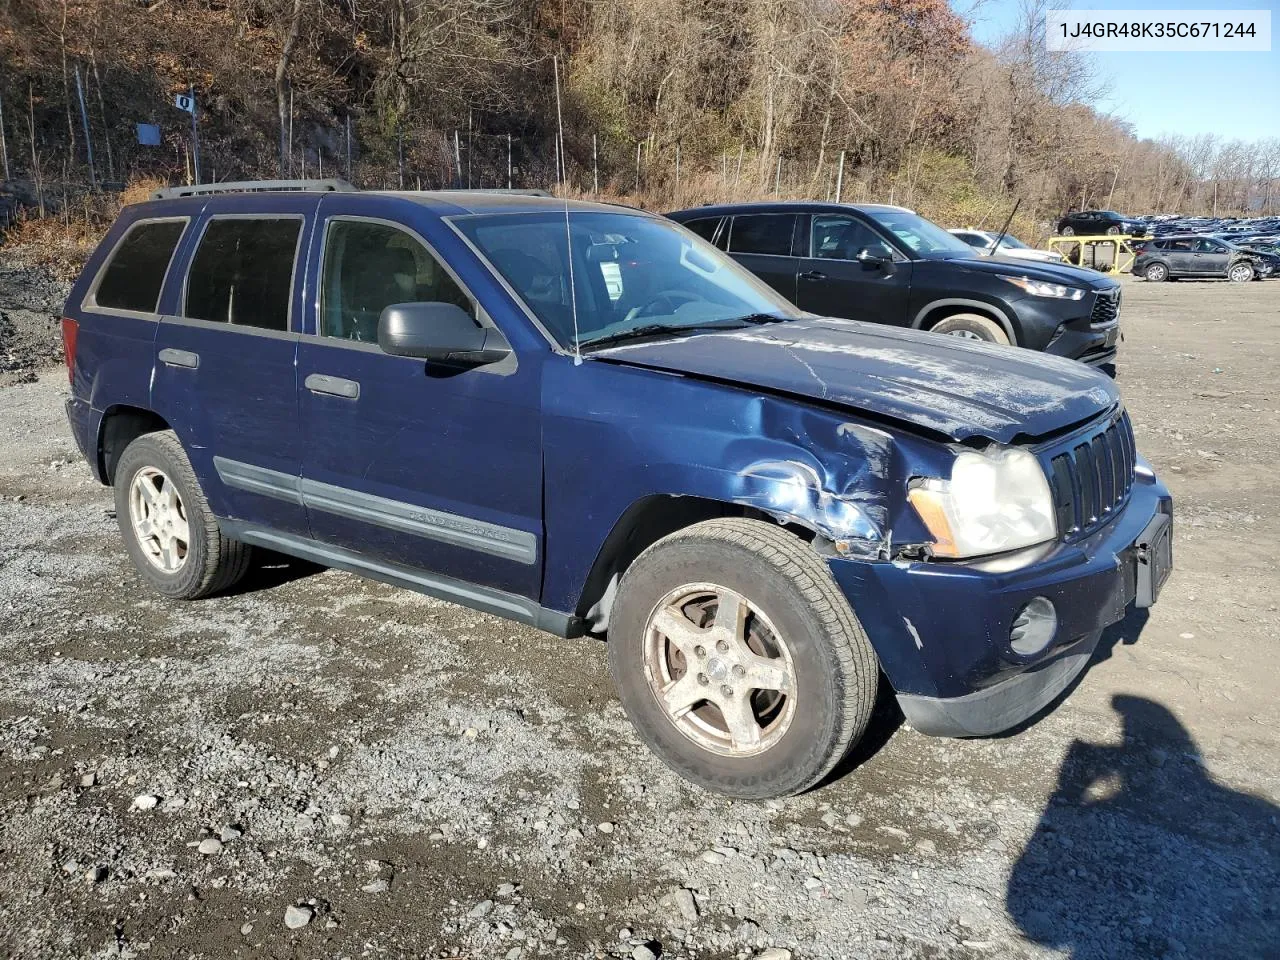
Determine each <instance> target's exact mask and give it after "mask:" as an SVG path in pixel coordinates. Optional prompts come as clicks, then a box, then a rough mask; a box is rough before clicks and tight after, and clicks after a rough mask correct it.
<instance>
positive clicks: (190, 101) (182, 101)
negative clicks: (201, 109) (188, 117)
mask: <svg viewBox="0 0 1280 960" xmlns="http://www.w3.org/2000/svg"><path fill="white" fill-rule="evenodd" d="M173 105H174V106H175V107H177V108H178V109H179V110H185V111H186V112H187V113H195V112H196V98H195V97H192V96H189V95H188V94H185V93H180V94H178V95H177V96H176V97H174V98H173Z"/></svg>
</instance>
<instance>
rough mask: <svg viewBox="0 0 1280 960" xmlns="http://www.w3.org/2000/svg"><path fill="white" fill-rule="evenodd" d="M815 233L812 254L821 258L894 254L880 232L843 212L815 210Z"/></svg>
mask: <svg viewBox="0 0 1280 960" xmlns="http://www.w3.org/2000/svg"><path fill="white" fill-rule="evenodd" d="M812 234H813V254H812V255H813V256H814V257H817V258H819V259H823V260H857V259H858V258H859V256H864V257H866V256H870V257H892V256H893V251H892V250H890V249H889V245H888V244H887V243H885V242H884V239H883V238H882V237H880V235H879V234H877V233H876V232H875V231H874V230H872V229H871V228H870V227H869V226H867V225H866V224H865V223H863V222H862V221H861V220H856V219H854V218H853V217H849V216H845V215H843V214H835V215H832V214H814V217H813V229H812ZM970 236H972V234H970Z"/></svg>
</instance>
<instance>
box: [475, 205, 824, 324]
mask: <svg viewBox="0 0 1280 960" xmlns="http://www.w3.org/2000/svg"><path fill="white" fill-rule="evenodd" d="M453 223H454V225H455V226H456V227H457V229H458V230H459V231H461V232H462V233H463V235H464V236H466V237H467V239H469V240H470V241H471V242H472V243H473V244H474V245H475V246H476V248H477V249H478V250H479V251H480V252H481V253H482V254H483V255H484V257H485V259H487V260H488V261H489V263H490V264H492V265H493V267H494V269H495V270H497V272H498V273H499V274H501V275H502V277H503V279H505V280H506V281H507V283H508V284H509V285H510V286H511V288H512V289H513V290H514V291H515V292H516V294H517V295H518V296H519V297H520V299H521V300H523V301H524V303H525V305H526V306H528V308H529V310H530V312H532V313H533V315H534V316H536V317H537V318H538V321H539V322H540V323H541V325H542V327H543V328H544V329H545V330H546V331H547V332H548V333H549V334H550V335H551V337H552V338H553V339H555V340H556V341H557V342H558V343H559V344H560V345H561V346H563V347H566V348H571V347H572V346H573V345H574V343H575V341H576V343H577V344H578V345H580V346H585V345H587V344H589V343H591V342H592V341H599V340H600V339H602V338H605V337H608V338H613V337H614V336H615V335H626V334H629V333H633V332H636V331H639V330H641V329H645V330H654V329H662V330H668V329H669V330H674V331H677V332H678V331H679V330H681V329H686V328H688V329H692V328H695V327H707V326H721V325H725V326H730V325H734V324H742V323H746V322H759V321H760V319H761V318H766V319H791V318H794V317H797V316H799V312H798V311H797V310H796V308H795V307H794V306H792V305H791V304H790V303H788V302H787V301H786V300H784V299H783V298H782V297H781V295H779V294H777V293H775V292H774V291H773V290H771V289H770V288H769V287H767V286H765V285H764V284H763V283H762V282H761V281H759V280H757V279H756V278H755V277H754V276H753V275H752V274H750V273H749V272H748V271H746V270H745V269H743V268H742V267H740V266H739V265H738V264H736V263H734V262H733V261H732V260H730V259H729V258H728V257H726V256H725V255H724V254H723V253H721V252H720V251H719V250H717V249H716V248H715V247H712V246H711V245H710V244H708V243H706V242H704V241H702V240H699V239H697V238H696V237H691V236H690V235H689V234H688V233H687V232H686V231H684V230H681V229H679V228H678V227H677V226H676V225H675V224H674V223H671V222H670V221H666V220H660V219H657V218H655V217H649V216H643V215H639V214H630V213H573V214H571V215H570V216H569V218H568V221H567V223H566V215H565V214H564V213H561V212H546V213H541V212H538V213H511V214H490V215H480V216H469V217H459V218H457V219H455V220H454V221H453ZM570 251H572V267H570V258H569V252H570ZM570 277H572V286H570ZM575 331H576V332H575Z"/></svg>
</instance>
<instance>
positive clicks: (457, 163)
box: [445, 127, 462, 186]
mask: <svg viewBox="0 0 1280 960" xmlns="http://www.w3.org/2000/svg"><path fill="white" fill-rule="evenodd" d="M448 142H449V141H447V140H446V141H445V143H448ZM453 172H454V178H455V179H454V182H455V183H457V185H458V186H462V139H461V138H460V137H459V136H458V128H457V127H454V128H453Z"/></svg>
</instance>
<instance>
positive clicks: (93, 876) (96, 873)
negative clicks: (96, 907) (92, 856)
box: [84, 867, 107, 883]
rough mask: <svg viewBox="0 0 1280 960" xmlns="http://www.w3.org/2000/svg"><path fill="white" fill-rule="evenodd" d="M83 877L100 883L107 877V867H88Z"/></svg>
mask: <svg viewBox="0 0 1280 960" xmlns="http://www.w3.org/2000/svg"><path fill="white" fill-rule="evenodd" d="M84 878H85V879H86V880H88V881H89V882H90V883H102V882H103V881H104V880H106V879H107V868H106V867H90V868H89V869H88V871H86V873H85V875H84Z"/></svg>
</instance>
